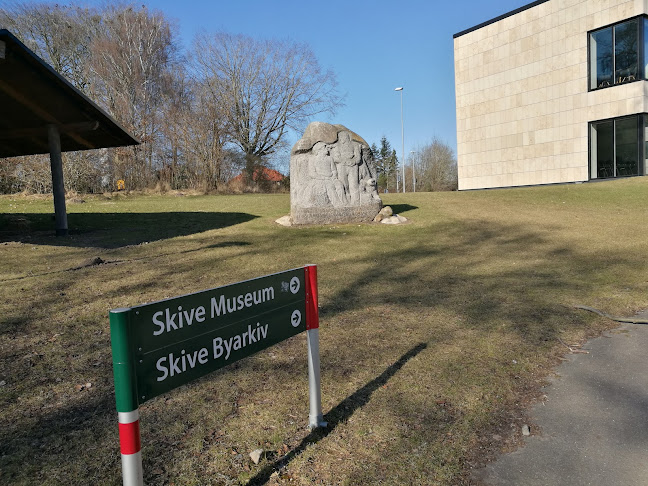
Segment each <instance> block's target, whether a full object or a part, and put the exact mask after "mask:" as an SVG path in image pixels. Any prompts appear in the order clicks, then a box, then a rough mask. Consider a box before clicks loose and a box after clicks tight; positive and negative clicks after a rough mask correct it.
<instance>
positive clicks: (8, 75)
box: [0, 30, 139, 235]
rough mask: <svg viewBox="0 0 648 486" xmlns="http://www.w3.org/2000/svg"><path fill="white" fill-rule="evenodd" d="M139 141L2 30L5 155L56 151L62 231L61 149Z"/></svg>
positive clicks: (62, 228) (0, 131)
mask: <svg viewBox="0 0 648 486" xmlns="http://www.w3.org/2000/svg"><path fill="white" fill-rule="evenodd" d="M138 143H139V142H138V141H137V140H136V139H135V138H134V137H133V136H132V135H130V134H129V133H128V132H126V130H124V128H122V127H121V126H120V125H119V123H117V122H116V121H115V120H114V119H113V118H112V117H111V116H110V115H108V114H107V113H106V112H105V111H103V110H102V109H101V108H99V106H97V105H96V104H95V103H94V102H93V101H91V100H90V99H89V98H88V97H87V96H85V95H84V94H83V93H81V91H79V90H78V89H76V88H75V87H74V86H72V84H70V82H68V81H67V80H66V79H65V78H64V77H63V76H62V75H60V74H59V73H57V72H56V71H55V70H54V69H52V67H51V66H49V65H48V64H47V63H45V62H44V61H43V60H42V59H41V58H39V57H38V56H37V55H36V54H34V53H33V52H32V51H31V50H30V49H28V48H27V47H26V46H25V45H24V44H23V43H22V42H21V41H20V40H18V39H17V38H16V37H15V36H14V35H13V34H12V33H11V32H9V31H8V30H0V157H2V158H4V157H15V156H19V155H34V154H46V153H49V154H50V164H51V168H52V192H53V194H54V214H55V218H56V234H57V235H66V234H67V231H68V225H67V213H66V208H65V186H64V182H63V166H62V161H61V152H67V151H74V150H90V149H99V148H105V147H119V146H124V145H136V144H138Z"/></svg>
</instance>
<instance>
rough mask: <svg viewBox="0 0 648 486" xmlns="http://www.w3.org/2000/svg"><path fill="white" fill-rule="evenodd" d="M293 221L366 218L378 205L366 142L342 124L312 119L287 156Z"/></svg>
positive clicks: (379, 205) (372, 169)
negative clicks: (288, 158)
mask: <svg viewBox="0 0 648 486" xmlns="http://www.w3.org/2000/svg"><path fill="white" fill-rule="evenodd" d="M290 178H291V180H290V186H291V189H290V206H291V218H292V220H293V223H295V224H309V223H327V222H354V221H372V220H373V218H374V217H375V216H376V214H378V211H380V209H381V207H382V201H381V200H380V196H378V191H377V188H376V178H375V170H374V167H373V157H372V154H371V149H370V148H369V145H368V144H367V142H365V141H364V139H362V137H360V136H359V135H357V134H356V133H354V132H352V131H351V130H349V129H347V128H346V127H344V126H343V125H331V124H328V123H321V122H313V123H311V124H310V125H308V127H307V128H306V130H305V131H304V136H303V137H302V138H301V139H300V140H298V141H297V143H296V144H295V145H294V147H293V149H292V152H291V157H290Z"/></svg>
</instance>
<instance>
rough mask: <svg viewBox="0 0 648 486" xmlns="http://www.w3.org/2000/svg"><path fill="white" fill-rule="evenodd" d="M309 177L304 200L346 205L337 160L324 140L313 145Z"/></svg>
mask: <svg viewBox="0 0 648 486" xmlns="http://www.w3.org/2000/svg"><path fill="white" fill-rule="evenodd" d="M308 177H309V180H308V182H307V183H306V185H305V186H304V193H303V199H304V200H306V201H309V202H310V203H312V204H314V205H315V206H325V205H327V204H331V205H333V206H335V207H338V206H344V203H345V199H346V197H345V192H344V186H343V185H342V182H340V180H339V179H338V173H337V169H336V166H335V161H334V159H333V157H332V156H331V152H330V150H329V147H328V146H327V145H326V144H325V143H324V142H317V143H316V144H315V145H313V156H312V157H310V158H309V159H308Z"/></svg>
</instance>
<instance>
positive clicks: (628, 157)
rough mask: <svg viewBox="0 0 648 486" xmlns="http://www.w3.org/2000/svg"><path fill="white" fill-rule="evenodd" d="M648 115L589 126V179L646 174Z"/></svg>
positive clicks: (606, 121) (633, 116)
mask: <svg viewBox="0 0 648 486" xmlns="http://www.w3.org/2000/svg"><path fill="white" fill-rule="evenodd" d="M647 121H648V116H646V115H632V116H627V117H622V118H616V119H614V120H605V121H600V122H593V123H590V179H608V178H613V177H628V176H635V175H643V174H645V171H646V163H645V159H646V156H647V155H648V154H647V153H646V148H645V147H646V144H647V142H648V140H647V139H646V134H648V129H647V128H648V127H647V126H646V122H647Z"/></svg>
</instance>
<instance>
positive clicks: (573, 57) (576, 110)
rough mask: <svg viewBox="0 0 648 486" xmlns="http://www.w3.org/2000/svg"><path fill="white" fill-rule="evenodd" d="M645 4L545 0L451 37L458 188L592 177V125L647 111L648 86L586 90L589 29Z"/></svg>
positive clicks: (647, 6) (645, 8) (645, 9)
mask: <svg viewBox="0 0 648 486" xmlns="http://www.w3.org/2000/svg"><path fill="white" fill-rule="evenodd" d="M646 13H648V0H549V1H546V2H544V3H540V4H538V5H535V6H532V7H530V8H527V9H525V10H522V11H520V12H518V13H516V14H513V15H510V16H507V17H505V18H503V19H501V20H499V21H495V22H493V23H490V24H488V25H485V26H484V27H481V28H477V29H476V30H472V31H469V32H466V33H463V34H458V35H457V36H456V37H455V39H454V54H455V60H454V65H455V96H456V109H457V161H458V173H459V189H460V190H465V189H482V188H490V187H505V186H520V185H536V184H552V183H563V182H578V181H586V180H588V172H589V171H588V165H589V155H588V123H589V122H590V121H596V120H603V119H607V118H613V117H618V116H623V115H627V114H635V113H643V112H647V111H648V101H647V100H648V82H646V81H639V82H632V83H628V84H623V85H619V86H613V87H611V88H606V89H601V90H597V91H591V92H589V91H588V45H587V44H588V34H587V33H588V32H589V31H591V30H594V29H597V28H600V27H604V26H606V25H609V24H612V23H615V22H619V21H622V20H625V19H628V18H631V17H635V16H638V15H642V14H646Z"/></svg>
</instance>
